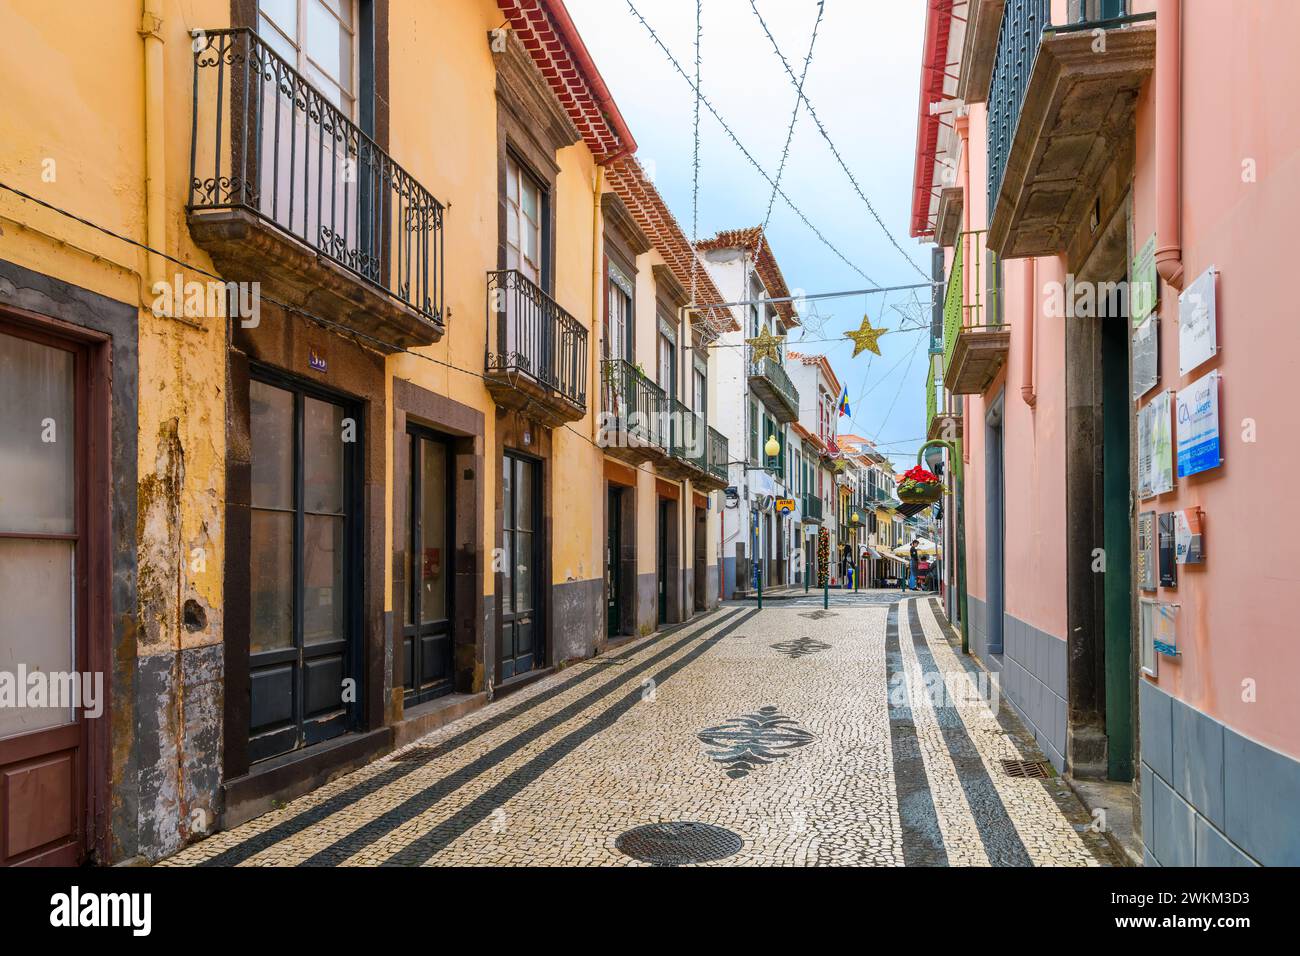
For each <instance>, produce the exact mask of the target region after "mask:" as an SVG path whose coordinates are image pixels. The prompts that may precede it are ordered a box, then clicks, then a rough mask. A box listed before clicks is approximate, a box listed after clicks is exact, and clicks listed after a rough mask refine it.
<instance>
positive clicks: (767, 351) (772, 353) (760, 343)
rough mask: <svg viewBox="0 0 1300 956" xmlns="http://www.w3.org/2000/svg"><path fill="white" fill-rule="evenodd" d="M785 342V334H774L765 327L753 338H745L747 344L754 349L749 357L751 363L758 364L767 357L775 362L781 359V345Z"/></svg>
mask: <svg viewBox="0 0 1300 956" xmlns="http://www.w3.org/2000/svg"><path fill="white" fill-rule="evenodd" d="M784 342H785V336H784V335H773V334H772V333H771V332H769V331H768V330H767V329H763V331H761V332H759V333H758V335H757V336H755V337H754V338H752V339H745V344H746V345H748V346H749V347H750V348H751V349H752V350H753V351H752V353H751V354H750V357H749V361H750V363H751V364H753V365H757V364H758V363H759V362H761V361H763V359H765V358H770V359H771V360H772V361H773V362H778V361H780V354H781V346H782V345H783V344H784Z"/></svg>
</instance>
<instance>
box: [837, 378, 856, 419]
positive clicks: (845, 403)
mask: <svg viewBox="0 0 1300 956" xmlns="http://www.w3.org/2000/svg"><path fill="white" fill-rule="evenodd" d="M840 414H841V415H852V414H853V412H851V411H849V389H848V386H847V385H846V386H845V387H844V394H843V395H841V396H840Z"/></svg>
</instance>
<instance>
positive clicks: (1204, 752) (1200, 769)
mask: <svg viewBox="0 0 1300 956" xmlns="http://www.w3.org/2000/svg"><path fill="white" fill-rule="evenodd" d="M1138 712H1139V721H1140V724H1141V731H1142V732H1141V744H1142V754H1141V756H1142V762H1141V775H1142V842H1143V844H1144V857H1149V858H1150V859H1151V860H1154V861H1155V862H1156V863H1158V864H1160V865H1163V866H1179V865H1186V866H1257V865H1264V866H1300V826H1297V817H1298V816H1300V811H1298V810H1297V807H1300V761H1297V760H1296V759H1295V758H1294V757H1291V756H1288V755H1287V754H1284V753H1281V752H1279V751H1276V750H1273V749H1272V748H1271V747H1266V746H1264V745H1263V744H1261V743H1258V742H1256V741H1254V740H1251V739H1250V738H1248V737H1245V736H1243V735H1241V734H1239V733H1237V732H1236V731H1235V730H1233V729H1232V728H1231V727H1228V726H1227V725H1225V724H1223V723H1221V722H1220V721H1218V720H1215V719H1214V718H1213V717H1211V716H1209V715H1208V714H1206V713H1204V712H1202V711H1200V710H1198V709H1196V708H1195V707H1192V706H1190V705H1189V704H1186V703H1184V702H1183V701H1181V700H1179V699H1178V698H1177V697H1173V696H1172V695H1170V694H1167V693H1165V692H1164V691H1163V690H1161V689H1160V687H1159V686H1157V685H1155V684H1153V683H1151V682H1150V681H1148V680H1146V679H1145V678H1142V679H1140V680H1139V681H1138Z"/></svg>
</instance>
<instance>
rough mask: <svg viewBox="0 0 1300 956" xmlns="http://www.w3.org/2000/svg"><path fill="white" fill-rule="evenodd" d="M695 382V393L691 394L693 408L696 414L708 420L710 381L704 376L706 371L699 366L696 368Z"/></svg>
mask: <svg viewBox="0 0 1300 956" xmlns="http://www.w3.org/2000/svg"><path fill="white" fill-rule="evenodd" d="M694 382H695V390H694V394H693V395H692V396H691V409H692V410H693V411H694V412H695V414H697V415H699V416H700V418H701V419H704V420H706V421H707V420H708V402H709V390H708V382H707V380H706V379H705V377H704V373H703V372H701V371H700V370H699V369H698V368H697V369H695V376H694Z"/></svg>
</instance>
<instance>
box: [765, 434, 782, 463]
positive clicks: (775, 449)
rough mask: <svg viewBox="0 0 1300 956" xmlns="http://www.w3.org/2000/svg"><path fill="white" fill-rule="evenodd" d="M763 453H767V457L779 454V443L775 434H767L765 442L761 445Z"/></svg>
mask: <svg viewBox="0 0 1300 956" xmlns="http://www.w3.org/2000/svg"><path fill="white" fill-rule="evenodd" d="M763 454H765V455H767V457H768V458H775V457H776V456H777V455H779V454H781V445H780V443H779V442H778V441H777V440H776V436H775V435H768V436H767V442H766V443H765V444H764V445H763Z"/></svg>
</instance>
